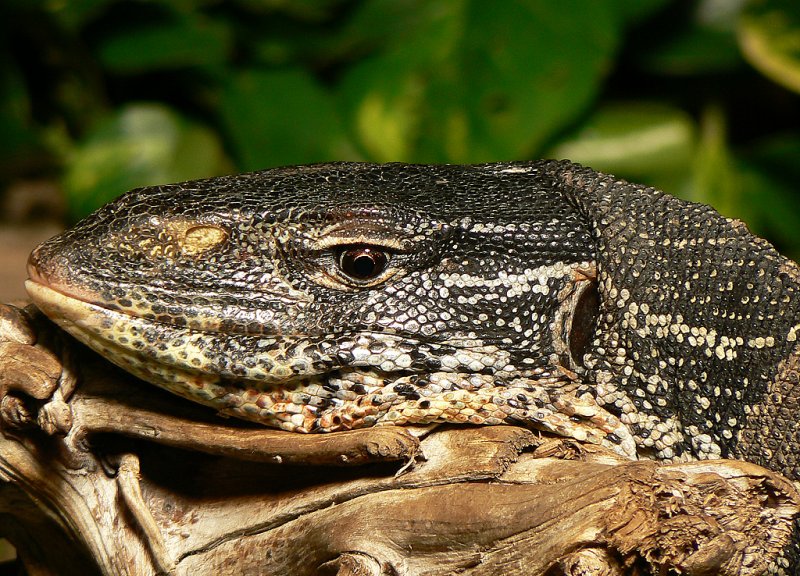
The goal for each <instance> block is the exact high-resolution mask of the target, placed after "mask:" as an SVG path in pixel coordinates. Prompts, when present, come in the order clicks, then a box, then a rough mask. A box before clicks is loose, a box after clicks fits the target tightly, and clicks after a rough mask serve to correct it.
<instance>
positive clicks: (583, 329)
mask: <svg viewBox="0 0 800 576" xmlns="http://www.w3.org/2000/svg"><path fill="white" fill-rule="evenodd" d="M599 310H600V294H599V292H598V291H597V282H596V281H594V280H592V281H589V282H585V283H584V287H583V289H582V290H581V292H580V294H579V295H578V298H577V301H576V302H575V308H574V309H573V312H572V322H571V323H570V327H569V333H568V334H569V335H568V337H567V338H568V341H569V353H570V356H571V357H572V361H573V363H574V364H576V365H577V366H581V367H584V366H583V357H584V355H585V354H586V352H587V351H588V349H589V344H590V343H591V341H592V334H593V333H594V325H595V320H597V316H598V314H599Z"/></svg>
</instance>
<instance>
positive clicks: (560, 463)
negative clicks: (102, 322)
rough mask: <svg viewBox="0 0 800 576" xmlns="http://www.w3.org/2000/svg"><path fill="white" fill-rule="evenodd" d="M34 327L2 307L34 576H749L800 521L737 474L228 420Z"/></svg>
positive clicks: (540, 440) (514, 435) (15, 464)
mask: <svg viewBox="0 0 800 576" xmlns="http://www.w3.org/2000/svg"><path fill="white" fill-rule="evenodd" d="M39 322H41V319H39V318H35V319H33V320H32V319H31V318H30V317H29V316H28V315H26V314H25V313H23V312H21V311H19V310H17V309H14V308H10V307H5V308H2V307H0V422H2V424H1V425H2V432H3V435H2V437H0V514H1V515H2V518H1V519H0V536H4V537H7V538H9V539H10V540H11V541H12V542H13V543H14V544H15V545H16V546H17V549H18V551H19V554H20V557H21V563H22V564H23V565H24V567H25V569H26V570H27V573H28V574H31V575H55V574H59V575H61V574H67V575H69V574H136V575H139V574H141V575H151V574H175V575H184V574H185V575H192V576H198V575H201V574H298V575H316V574H339V575H342V576H344V575H353V576H355V575H381V574H398V575H400V574H403V575H404V574H415V575H416V574H420V575H423V574H424V575H439V574H470V575H484V574H486V575H488V574H509V575H516V574H519V575H522V574H526V575H528V574H547V575H548V576H554V575H558V574H570V575H578V574H586V575H589V574H592V575H597V574H607V575H621V574H659V573H666V572H667V571H668V570H670V569H672V570H675V571H676V572H678V573H683V574H696V575H710V574H725V575H750V574H760V573H763V572H764V570H765V569H766V567H767V565H768V563H769V562H770V561H771V560H772V559H773V558H774V557H775V556H776V554H777V553H778V552H779V551H780V550H781V549H782V548H783V547H784V546H785V545H786V543H787V542H788V540H789V537H790V535H791V529H792V520H793V518H794V517H795V516H796V515H797V514H798V511H799V510H800V496H798V494H797V492H796V490H795V488H794V486H793V485H792V483H790V482H789V481H787V480H785V479H784V478H782V477H781V476H779V475H777V474H774V473H772V472H769V471H767V470H765V469H763V468H760V467H758V466H754V465H751V464H748V463H744V462H734V461H725V460H720V461H714V462H708V461H706V462H693V463H683V464H661V463H657V462H652V461H638V462H631V461H626V460H623V459H622V458H621V457H619V456H617V455H615V454H613V453H610V452H608V451H607V450H605V449H602V448H599V447H596V446H591V445H579V444H577V443H575V442H573V441H568V440H564V439H558V438H552V437H550V436H547V435H544V434H541V433H538V432H534V431H530V430H526V429H523V428H513V427H505V426H503V427H482V428H471V427H462V428H458V427H439V428H432V429H431V428H428V429H407V428H393V427H382V428H374V429H367V430H358V431H353V432H348V433H335V434H327V435H298V434H294V433H289V432H282V431H275V430H267V429H263V428H258V427H255V426H252V425H249V424H247V423H241V422H236V421H232V420H225V419H222V418H219V417H217V416H216V415H215V414H214V413H213V412H212V411H210V410H208V409H206V408H204V407H201V406H195V405H192V404H190V403H187V402H186V401H184V400H181V399H178V398H174V397H172V396H170V395H168V394H166V393H163V392H161V391H159V390H158V389H156V388H154V387H152V386H149V385H147V384H144V383H141V382H138V381H136V380H135V379H133V378H131V377H130V376H128V375H126V374H125V373H123V372H121V371H119V370H117V369H115V368H113V367H112V366H110V365H109V364H107V363H106V362H105V361H103V360H102V359H100V358H98V357H97V356H95V355H93V354H90V353H87V352H86V351H85V350H81V349H80V348H79V347H77V346H76V345H75V344H74V343H72V342H69V341H65V342H60V338H61V336H60V335H59V334H58V333H57V332H54V331H52V330H51V329H50V328H49V327H47V325H46V324H38V323H39ZM73 351H78V352H79V356H78V357H73V356H72V352H73ZM78 368H79V372H80V374H79V375H78V374H77V373H76V369H78Z"/></svg>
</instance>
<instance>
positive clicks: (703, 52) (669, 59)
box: [641, 26, 743, 75]
mask: <svg viewBox="0 0 800 576" xmlns="http://www.w3.org/2000/svg"><path fill="white" fill-rule="evenodd" d="M641 62H642V67H643V68H644V69H645V70H657V71H658V73H659V74H672V75H678V74H682V75H689V74H707V73H719V72H727V71H731V70H735V69H736V68H737V67H739V66H741V65H742V64H743V61H742V57H741V54H740V52H739V45H738V44H737V41H736V36H735V35H734V34H732V33H731V32H729V31H727V30H716V29H713V28H708V27H702V26H692V27H691V28H689V29H687V30H686V31H684V32H683V33H682V34H678V35H677V36H676V37H674V38H672V39H671V40H670V41H669V42H668V43H666V44H664V45H662V46H659V47H658V48H656V49H654V50H652V51H650V52H648V53H645V54H644V55H642V57H641Z"/></svg>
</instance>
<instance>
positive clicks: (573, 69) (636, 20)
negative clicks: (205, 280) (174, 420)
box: [0, 0, 800, 557]
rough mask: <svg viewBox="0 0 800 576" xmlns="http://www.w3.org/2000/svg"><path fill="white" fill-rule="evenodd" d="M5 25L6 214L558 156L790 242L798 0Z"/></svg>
mask: <svg viewBox="0 0 800 576" xmlns="http://www.w3.org/2000/svg"><path fill="white" fill-rule="evenodd" d="M0 31H2V41H3V42H4V49H3V50H2V52H0V219H4V220H5V222H6V223H7V224H8V223H10V222H11V221H13V222H14V223H19V221H21V220H26V219H27V220H30V219H33V218H35V216H36V215H37V213H38V214H40V215H41V212H42V210H38V212H37V210H36V207H37V206H40V205H43V206H44V213H45V215H46V216H48V217H50V218H52V217H56V218H58V219H60V220H61V221H62V222H63V223H68V222H69V221H74V220H75V219H77V218H79V217H80V216H82V215H85V214H86V213H88V212H89V211H91V210H92V209H94V208H96V207H97V206H99V205H100V204H102V203H104V202H106V201H107V200H109V199H111V198H113V197H115V196H117V195H118V194H120V193H122V192H124V191H125V190H128V189H130V188H133V187H135V186H142V185H148V184H157V183H164V182H170V181H178V180H185V179H191V178H200V177H205V176H212V175H218V174H223V173H229V172H234V171H243V170H256V169H260V168H266V167H269V166H276V165H282V164H296V163H306V162H318V161H325V160H370V161H378V162H386V161H406V162H457V163H464V162H485V161H492V160H512V159H513V160H523V159H531V158H540V157H559V158H570V159H572V160H575V161H578V162H582V163H585V164H588V165H590V166H592V167H594V168H596V169H600V170H604V171H607V172H612V173H615V174H617V175H619V176H622V177H625V178H628V179H631V180H635V181H639V182H643V183H647V184H651V185H654V186H657V187H659V188H662V189H664V190H666V191H669V192H672V193H674V194H676V195H678V196H682V197H684V198H687V199H690V200H695V201H700V202H706V203H709V204H712V205H714V206H715V207H716V208H717V209H719V210H720V211H721V212H723V213H724V214H726V215H729V216H735V217H738V218H741V219H743V220H745V221H746V222H748V223H749V225H750V226H751V228H752V229H754V230H755V231H756V232H757V233H759V234H761V235H764V236H767V237H768V238H769V239H770V240H772V241H773V242H774V243H775V244H776V245H777V246H778V248H779V249H780V250H782V251H783V252H784V253H786V254H788V255H789V256H792V257H793V258H795V259H796V260H797V259H800V187H799V186H798V182H800V95H798V93H800V2H798V1H797V0H606V1H602V0H601V1H598V0H559V1H558V2H554V1H553V0H493V1H488V0H228V1H225V0H2V2H1V3H0ZM48 194H49V195H50V196H52V195H53V194H55V195H56V196H58V197H59V198H63V199H64V200H63V201H53V199H52V198H49V197H48ZM37 195H44V196H45V197H46V198H49V200H46V201H43V202H40V201H39V200H38V199H37ZM17 205H22V206H28V207H30V209H29V210H20V209H19V208H18V207H17ZM40 207H41V206H40ZM26 250H27V249H26ZM22 257H23V258H24V254H23V255H22ZM20 269H22V265H20ZM20 272H22V270H20ZM2 545H3V544H2V542H0V547H2ZM5 553H7V552H5ZM3 554H4V551H3V550H0V557H2V556H3Z"/></svg>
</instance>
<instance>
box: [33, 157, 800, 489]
mask: <svg viewBox="0 0 800 576" xmlns="http://www.w3.org/2000/svg"><path fill="white" fill-rule="evenodd" d="M353 250H354V251H355V252H348V251H353ZM365 250H366V251H369V250H371V251H372V252H371V254H373V256H369V255H367V256H365ZM376 252H378V253H379V254H378V255H377V256H374V254H375V253H376ZM348 254H351V255H352V254H356V257H357V258H361V260H359V262H360V265H366V266H367V272H368V273H367V274H366V275H364V274H363V272H364V270H361V271H360V272H359V271H358V270H357V269H356V268H353V267H352V266H351V268H347V266H348V265H347V264H346V262H345V261H346V260H347V258H348ZM365 257H366V258H367V260H364V258H365ZM351 264H352V262H351ZM370 266H372V268H370ZM354 270H355V272H356V274H355V276H354V275H353V274H352V273H353V272H354ZM359 274H361V276H359ZM30 276H31V281H30V282H29V283H28V289H29V292H30V294H31V296H32V298H33V299H34V301H35V302H36V303H37V305H38V306H39V307H40V308H41V309H42V310H43V311H44V312H45V313H46V314H47V315H48V316H50V317H51V318H52V319H53V320H54V321H55V322H57V323H58V324H59V325H60V326H62V327H63V328H64V329H66V330H67V331H69V332H70V333H71V334H73V335H74V336H75V337H76V338H78V339H79V340H81V341H82V342H84V343H86V344H87V345H89V346H90V347H92V348H94V349H95V350H97V351H98V352H99V353H101V354H103V355H104V356H106V357H108V358H109V359H110V360H112V361H113V362H115V363H117V364H119V365H120V366H122V367H123V368H126V369H127V370H129V371H131V372H133V373H134V374H136V375H137V376H139V377H141V378H143V379H144V380H147V381H149V382H151V383H154V384H157V385H159V386H162V387H164V388H166V389H168V390H170V391H172V392H175V393H176V394H179V395H181V396H185V397H187V398H190V399H192V400H195V401H199V402H202V403H204V404H207V405H209V406H212V407H214V408H216V409H217V410H219V411H220V412H224V413H227V414H232V415H235V416H239V417H242V418H246V419H249V420H254V421H257V422H262V423H264V424H267V425H271V426H278V427H281V428H284V429H287V430H295V431H305V432H316V431H320V432H324V431H333V430H339V429H347V428H354V427H361V426H370V425H375V424H404V423H427V422H436V421H444V422H466V423H475V424H499V423H513V424H522V425H529V426H533V427H539V428H544V429H548V430H554V431H557V432H559V433H561V434H564V435H569V436H573V437H576V438H578V439H581V440H589V441H593V442H599V443H604V444H606V445H609V446H613V447H615V449H616V450H618V451H619V452H621V453H624V454H627V455H629V456H633V455H635V454H636V453H637V452H638V453H639V455H649V456H652V457H656V458H661V459H672V460H676V459H690V458H715V457H720V456H725V455H732V456H738V457H743V458H746V459H749V460H751V461H754V462H756V463H759V464H763V465H766V466H768V467H771V468H773V469H777V470H779V471H781V472H784V473H786V474H788V475H789V476H792V477H793V478H798V476H800V475H799V474H798V468H797V458H796V456H795V451H794V450H791V451H787V450H785V449H784V450H782V451H781V450H780V447H781V446H783V445H785V444H786V443H787V442H792V441H795V440H796V439H794V436H793V435H794V432H793V431H792V432H790V431H789V429H791V430H793V427H789V426H786V425H781V424H782V423H783V424H787V423H786V420H787V419H791V423H793V422H794V415H793V413H792V414H790V413H787V412H786V411H785V410H780V409H778V410H773V411H771V412H770V410H769V408H770V407H772V406H773V405H774V398H775V394H780V395H782V397H783V398H784V399H787V400H790V399H793V398H796V397H797V393H796V392H795V391H794V390H793V389H792V388H791V387H787V386H785V385H784V383H785V381H786V374H788V372H787V370H788V369H789V368H787V367H791V366H794V364H792V363H791V362H790V361H789V360H790V359H791V358H792V357H793V356H792V355H793V353H795V354H796V352H795V346H796V338H797V333H798V331H800V319H799V318H798V317H799V316H800V314H798V306H800V299H798V297H797V290H798V278H799V277H800V275H799V274H798V272H797V267H796V265H795V264H794V263H792V262H790V261H788V260H786V259H785V258H783V257H781V256H780V255H779V254H778V253H777V252H776V251H775V250H774V249H773V248H772V247H771V246H770V245H769V244H768V243H766V242H765V241H763V240H760V239H758V238H755V237H754V236H752V235H751V234H750V233H749V232H748V231H747V230H746V228H745V227H744V226H743V225H742V224H741V223H738V222H735V221H731V220H728V219H726V218H723V217H722V216H720V215H719V214H718V213H716V212H715V211H714V210H712V209H711V208H708V207H706V206H702V205H697V204H690V203H686V202H682V201H679V200H677V199H675V198H672V197H670V196H668V195H665V194H663V193H661V192H658V191H655V190H652V189H648V188H644V187H640V186H636V185H633V184H629V183H627V182H624V181H619V180H616V179H614V178H613V177H609V176H605V175H602V174H598V173H596V172H594V171H592V170H589V169H586V168H582V167H579V166H576V165H573V164H569V163H565V162H547V161H546V162H534V163H506V164H487V165H478V166H419V165H403V164H388V165H371V164H350V163H339V164H323V165H314V166H305V167H293V168H282V169H276V170H268V171H264V172H257V173H252V174H244V175H239V176H229V177H222V178H215V179H209V180H201V181H196V182H187V183H183V184H174V185H169V186H159V187H152V188H143V189H138V190H134V191H131V192H129V193H128V194H126V195H124V196H122V197H121V198H119V199H118V200H116V201H114V202H112V203H110V204H108V205H107V206H105V207H103V208H101V209H100V210H98V211H97V212H95V213H94V214H93V215H91V216H89V217H88V218H87V219H85V220H84V221H82V222H81V223H79V224H78V225H77V226H76V227H75V228H73V229H71V230H69V231H67V232H65V233H63V234H61V235H59V236H57V237H56V238H54V239H51V240H50V241H48V242H46V243H44V244H43V245H41V246H40V247H39V248H37V249H36V251H35V252H34V253H33V254H32V256H31V260H30ZM765 415H766V416H765ZM755 438H758V440H757V441H756V440H754V439H755ZM794 445H796V444H794Z"/></svg>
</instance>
